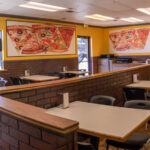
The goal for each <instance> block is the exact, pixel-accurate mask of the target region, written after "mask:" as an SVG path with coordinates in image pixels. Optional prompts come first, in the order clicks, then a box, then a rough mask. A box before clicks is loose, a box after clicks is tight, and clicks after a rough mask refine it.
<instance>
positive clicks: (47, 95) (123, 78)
mask: <svg viewBox="0 0 150 150" xmlns="http://www.w3.org/2000/svg"><path fill="white" fill-rule="evenodd" d="M134 73H139V76H140V79H141V80H146V79H149V78H150V65H145V66H143V67H134V68H130V69H124V70H122V71H114V72H112V73H108V74H107V73H104V74H102V76H99V74H98V75H94V76H93V77H91V78H84V80H82V79H81V80H80V79H79V80H78V81H77V82H73V83H69V82H65V81H66V80H65V79H64V83H63V84H61V81H63V80H60V85H57V86H51V87H45V88H42V87H41V88H36V89H34V88H33V89H31V90H26V91H24V90H21V91H18V92H12V93H4V94H1V95H2V96H4V97H7V98H11V99H13V100H17V101H21V102H24V103H27V104H31V105H34V106H38V107H42V108H51V107H54V106H56V105H58V104H60V103H62V97H61V96H60V93H63V92H69V95H70V102H72V101H86V102H87V101H89V99H90V97H92V96H94V95H98V94H100V95H108V96H113V97H115V98H116V99H117V100H116V102H115V105H117V106H122V105H123V104H124V94H123V87H124V86H125V85H127V84H130V83H132V76H133V74H134ZM96 76H97V77H96ZM70 80H75V81H76V79H73V78H72V79H70ZM41 84H42V83H41ZM32 85H34V84H32ZM32 85H31V86H32Z"/></svg>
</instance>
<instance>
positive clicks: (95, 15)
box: [85, 14, 114, 21]
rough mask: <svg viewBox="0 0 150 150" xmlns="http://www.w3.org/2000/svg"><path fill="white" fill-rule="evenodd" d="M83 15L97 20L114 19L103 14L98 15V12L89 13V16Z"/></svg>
mask: <svg viewBox="0 0 150 150" xmlns="http://www.w3.org/2000/svg"><path fill="white" fill-rule="evenodd" d="M85 17H87V18H91V19H97V20H101V21H106V20H113V19H114V18H112V17H108V16H103V15H99V14H93V15H89V16H85Z"/></svg>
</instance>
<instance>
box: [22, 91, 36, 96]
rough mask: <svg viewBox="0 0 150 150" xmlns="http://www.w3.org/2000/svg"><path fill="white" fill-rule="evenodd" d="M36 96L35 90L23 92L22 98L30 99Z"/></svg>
mask: <svg viewBox="0 0 150 150" xmlns="http://www.w3.org/2000/svg"><path fill="white" fill-rule="evenodd" d="M35 94H36V93H35V90H29V91H24V92H21V97H28V96H32V95H35Z"/></svg>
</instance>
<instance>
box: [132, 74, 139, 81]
mask: <svg viewBox="0 0 150 150" xmlns="http://www.w3.org/2000/svg"><path fill="white" fill-rule="evenodd" d="M138 76H139V74H137V73H135V74H133V82H134V83H136V82H138V81H139V80H138Z"/></svg>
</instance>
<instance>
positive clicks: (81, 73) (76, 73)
mask: <svg viewBox="0 0 150 150" xmlns="http://www.w3.org/2000/svg"><path fill="white" fill-rule="evenodd" d="M60 73H62V74H68V73H69V74H75V75H84V74H85V73H89V72H88V71H64V72H60Z"/></svg>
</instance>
